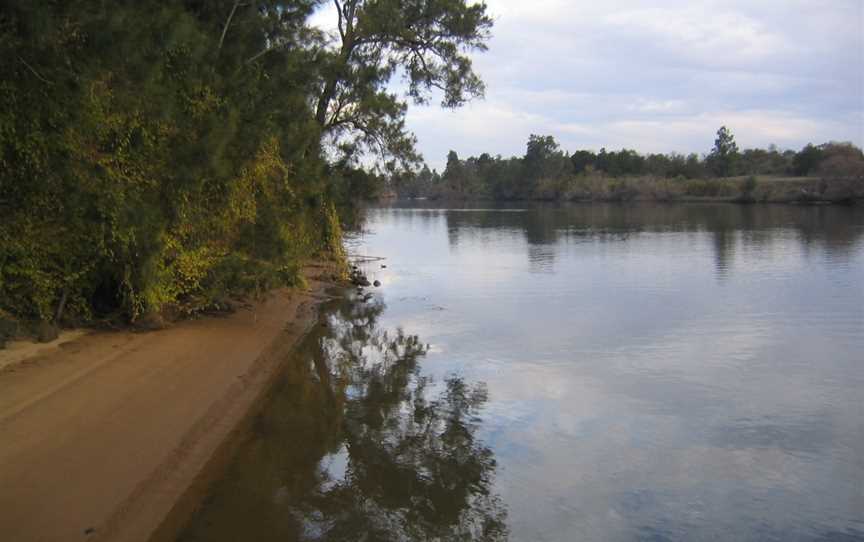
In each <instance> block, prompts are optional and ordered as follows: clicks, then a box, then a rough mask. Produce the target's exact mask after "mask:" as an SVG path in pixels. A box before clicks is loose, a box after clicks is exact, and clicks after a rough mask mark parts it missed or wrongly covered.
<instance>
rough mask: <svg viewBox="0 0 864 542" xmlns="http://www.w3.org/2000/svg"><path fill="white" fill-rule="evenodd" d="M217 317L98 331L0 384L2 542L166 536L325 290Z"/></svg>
mask: <svg viewBox="0 0 864 542" xmlns="http://www.w3.org/2000/svg"><path fill="white" fill-rule="evenodd" d="M321 271H322V270H321V269H313V270H310V273H309V276H310V281H309V284H310V288H309V290H308V291H306V292H296V291H295V292H289V291H287V290H280V291H275V292H272V293H270V294H269V295H268V296H267V297H266V298H265V299H264V300H262V301H261V302H259V303H256V304H255V305H254V306H252V307H250V308H247V309H241V310H238V311H237V312H235V313H233V314H231V315H228V316H224V317H206V318H202V319H199V320H194V321H187V322H182V323H180V324H177V325H175V326H173V327H171V328H169V329H165V330H161V331H156V332H147V333H134V332H131V331H125V332H110V333H109V332H96V333H90V334H86V335H83V336H81V337H77V338H75V339H74V340H71V341H68V342H65V343H64V344H62V345H60V346H57V347H54V348H50V349H47V350H39V351H36V353H35V354H34V355H33V356H30V357H27V358H26V359H23V360H18V361H17V362H16V363H15V364H14V365H8V366H6V367H5V368H4V369H3V370H2V371H0V533H3V534H2V539H3V540H4V541H8V542H18V541H21V542H30V541H64V542H65V541H75V540H86V541H91V540H110V541H144V540H148V539H150V538H151V537H153V536H154V533H157V534H158V537H163V538H164V537H168V538H170V535H171V534H172V530H173V529H174V528H175V527H176V526H177V525H178V524H180V523H182V522H183V520H184V519H185V515H186V514H187V512H188V511H190V510H191V508H192V507H193V506H194V504H195V496H196V486H199V487H203V486H204V485H206V481H207V480H206V479H207V478H208V471H210V470H212V469H213V468H214V467H213V465H214V463H218V462H219V458H218V456H220V455H225V454H226V453H227V451H226V449H225V448H226V444H225V443H226V442H230V440H231V439H229V438H228V437H229V436H230V435H231V434H232V431H236V430H237V429H238V427H239V426H240V425H241V422H242V421H243V420H244V418H245V416H246V414H247V413H248V412H249V410H250V408H252V406H253V405H254V404H255V402H256V401H257V400H258V399H259V398H260V397H261V396H262V393H263V392H264V391H265V390H266V389H267V387H268V385H269V383H270V382H271V381H272V379H273V377H274V375H275V374H276V372H277V370H278V368H279V367H280V365H281V363H282V362H283V361H284V360H285V359H286V358H287V356H288V354H289V353H290V351H291V349H292V347H293V346H294V345H295V344H296V343H297V341H298V340H299V339H300V338H301V337H302V336H303V335H304V334H305V332H306V331H307V330H308V329H309V328H310V326H312V325H314V324H315V322H316V321H317V310H316V309H317V305H318V304H319V303H320V301H321V300H322V299H324V298H325V297H326V296H324V295H323V291H324V289H325V288H326V287H327V286H328V285H330V284H331V283H328V282H326V281H325V280H323V278H320V277H318V278H316V275H318V274H319V273H320V272H321Z"/></svg>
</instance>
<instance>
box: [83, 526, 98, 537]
mask: <svg viewBox="0 0 864 542" xmlns="http://www.w3.org/2000/svg"><path fill="white" fill-rule="evenodd" d="M95 532H96V529H94V528H93V527H87V528H86V529H84V534H86V535H91V534H93V533H95Z"/></svg>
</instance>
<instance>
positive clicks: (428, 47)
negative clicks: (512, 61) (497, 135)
mask: <svg viewBox="0 0 864 542" xmlns="http://www.w3.org/2000/svg"><path fill="white" fill-rule="evenodd" d="M334 4H335V7H336V13H337V17H338V21H337V29H338V34H339V37H338V42H337V44H336V47H335V48H326V49H325V50H323V51H321V54H320V55H319V57H320V59H321V63H322V66H321V73H322V82H321V86H320V89H319V91H318V95H317V100H316V104H315V119H316V121H317V122H318V124H319V126H320V127H321V130H322V132H323V133H324V134H325V135H327V136H330V137H331V138H332V139H333V140H334V141H340V140H341V141H342V142H343V145H342V146H343V150H348V151H349V152H356V151H357V150H359V151H372V152H376V153H378V154H379V155H381V156H391V157H395V158H397V159H398V160H399V161H400V162H401V163H402V164H403V165H410V164H411V163H413V162H416V161H417V160H418V156H417V154H416V152H415V150H414V143H415V140H414V137H413V135H411V134H410V133H408V131H407V130H406V128H405V111H406V108H407V104H406V102H405V100H403V99H400V97H398V96H397V95H396V94H394V93H392V92H389V91H388V88H387V86H388V84H389V82H390V80H391V79H392V78H393V76H394V75H396V74H397V73H402V74H403V75H404V76H405V78H406V80H407V85H408V96H409V97H410V98H411V99H412V100H413V101H414V102H415V103H426V102H428V101H429V99H430V96H431V91H432V90H433V89H437V90H438V91H441V92H442V93H443V97H442V101H441V105H442V106H444V107H458V106H460V105H462V104H463V103H465V101H466V100H468V99H470V98H472V97H477V96H481V95H482V94H483V91H484V87H483V82H482V81H481V80H480V78H479V77H478V76H477V74H476V73H474V70H473V67H472V64H471V59H470V58H469V57H468V53H469V52H471V51H483V50H485V49H486V45H485V42H486V40H487V39H488V38H489V30H490V29H491V27H492V19H491V18H490V17H489V16H488V15H487V13H486V5H485V4H484V3H482V2H481V3H476V4H468V3H467V2H465V1H464V0H334ZM348 136H350V138H351V143H347V144H346V143H345V141H346V138H347V137H348Z"/></svg>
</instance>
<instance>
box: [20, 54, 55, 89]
mask: <svg viewBox="0 0 864 542" xmlns="http://www.w3.org/2000/svg"><path fill="white" fill-rule="evenodd" d="M18 60H20V61H21V64H24V66H26V67H27V69H28V70H30V73H32V74H33V75H35V76H36V79H38V80H40V81H42V82H43V83H45V84H46V85H53V84H54V83H52V82H51V81H49V80H47V79H45V78H44V77H42V76H41V75H39V72H37V71H36V69H35V68H33V66H31V65H30V64H27V61H26V60H24V59H23V58H21V56H20V55H19V56H18Z"/></svg>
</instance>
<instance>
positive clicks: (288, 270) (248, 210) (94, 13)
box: [0, 0, 492, 343]
mask: <svg viewBox="0 0 864 542" xmlns="http://www.w3.org/2000/svg"><path fill="white" fill-rule="evenodd" d="M323 5H324V3H323V2H321V1H320V0H259V1H242V2H241V1H239V0H214V1H206V2H202V1H197V0H173V1H168V2H165V1H156V0H135V1H132V0H123V1H117V2H93V1H90V0H70V1H64V2H31V1H29V0H9V1H6V2H3V3H2V4H0V73H2V74H3V75H2V79H0V217H2V218H0V220H2V223H0V226H2V227H0V324H2V327H3V328H2V329H0V343H2V341H3V339H4V337H6V336H8V335H10V334H14V333H16V332H17V328H15V329H10V328H9V326H12V327H14V326H17V325H18V324H16V323H14V322H22V321H31V322H53V323H55V324H63V323H73V324H77V323H86V322H92V321H94V320H104V319H108V320H110V321H114V322H116V321H120V322H135V321H140V320H142V319H145V318H148V317H150V316H154V317H156V318H158V317H159V315H160V314H162V313H166V311H168V312H172V313H177V314H189V313H193V312H196V311H200V310H202V309H206V308H207V307H213V306H220V305H222V304H224V303H223V302H224V300H226V299H227V298H228V297H230V296H234V295H238V294H242V293H244V292H250V291H262V290H265V289H268V288H272V287H275V286H279V285H286V284H287V285H292V284H297V283H298V282H299V281H301V277H300V274H299V270H300V267H301V265H302V264H303V262H304V261H307V260H308V259H309V258H310V257H315V256H320V257H335V258H337V259H338V258H341V257H342V255H341V250H342V248H341V223H342V222H344V221H346V220H348V219H349V218H350V215H351V208H352V204H353V202H355V201H356V200H358V199H364V198H371V197H374V196H375V195H376V194H375V190H376V186H377V182H376V179H377V178H378V177H377V176H376V175H375V174H373V173H371V172H369V171H366V170H364V169H363V168H361V167H360V165H359V164H361V163H364V164H368V163H370V162H372V161H373V160H374V161H375V163H380V164H384V163H386V164H389V165H390V167H391V169H392V168H393V167H398V166H399V165H400V164H409V163H414V162H415V161H416V160H417V154H416V152H415V151H414V148H413V143H414V140H413V136H412V135H411V134H410V133H409V132H408V131H407V130H406V128H405V123H404V115H405V110H406V107H407V103H406V100H407V99H411V98H413V99H414V100H416V101H426V100H428V99H429V91H430V89H432V88H436V89H441V90H442V91H443V94H444V98H443V105H444V106H447V107H455V106H458V105H460V104H462V103H463V102H464V101H465V100H467V99H469V98H471V97H473V96H477V95H480V94H482V92H483V85H482V82H481V81H480V80H479V78H478V77H477V76H476V75H475V74H474V72H473V71H472V68H471V62H470V59H469V58H468V56H467V55H468V53H469V52H471V51H474V50H483V49H484V41H485V40H486V39H487V38H488V36H489V34H488V31H489V28H490V27H491V24H492V23H491V19H489V18H488V16H487V15H486V13H485V5H483V4H482V3H481V4H471V5H468V4H466V3H465V2H462V1H455V2H454V1H452V0H416V1H409V2H391V1H388V0H374V1H371V0H370V1H364V0H345V1H342V2H335V6H336V7H337V9H338V14H335V13H334V14H333V17H334V19H335V18H336V16H337V15H338V28H337V30H338V35H337V30H334V31H333V32H332V33H324V32H322V31H321V30H319V29H318V28H316V27H314V26H312V25H311V24H310V22H309V21H310V16H311V15H312V14H313V13H314V12H315V11H316V10H317V9H320V8H322V6H323ZM335 22H337V21H335V20H334V23H335ZM409 42H410V43H411V44H414V45H412V46H410V47H408V46H406V45H405V44H406V43H409ZM432 43H434V44H435V47H425V46H423V47H419V48H418V44H420V45H423V44H432ZM400 66H401V67H403V68H405V69H406V70H407V71H408V72H409V75H408V79H409V83H410V93H409V95H408V96H406V97H402V98H400V97H398V96H395V95H393V94H392V93H391V92H388V89H387V85H388V84H389V81H390V78H391V77H392V76H393V75H394V73H395V71H396V68H398V67H400ZM370 155H371V156H372V160H369V159H365V158H364V157H367V156H370ZM10 322H12V323H10Z"/></svg>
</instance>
